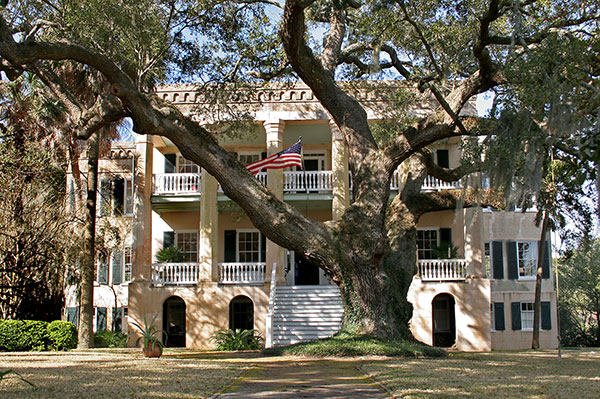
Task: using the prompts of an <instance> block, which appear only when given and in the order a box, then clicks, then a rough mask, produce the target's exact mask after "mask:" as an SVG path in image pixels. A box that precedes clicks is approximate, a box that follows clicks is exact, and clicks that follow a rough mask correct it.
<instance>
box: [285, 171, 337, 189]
mask: <svg viewBox="0 0 600 399" xmlns="http://www.w3.org/2000/svg"><path fill="white" fill-rule="evenodd" d="M332 189H333V171H331V170H308V171H297V172H293V171H290V172H283V191H284V192H290V191H306V190H308V191H331V190H332Z"/></svg>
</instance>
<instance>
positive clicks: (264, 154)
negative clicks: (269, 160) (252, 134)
mask: <svg viewBox="0 0 600 399" xmlns="http://www.w3.org/2000/svg"><path fill="white" fill-rule="evenodd" d="M266 157H267V153H266V152H261V153H260V159H261V161H262V160H263V159H265V158H266Z"/></svg>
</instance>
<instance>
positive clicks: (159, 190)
mask: <svg viewBox="0 0 600 399" xmlns="http://www.w3.org/2000/svg"><path fill="white" fill-rule="evenodd" d="M153 177H154V190H153V193H154V194H155V195H165V194H198V193H200V174H198V173H161V174H155V175H154V176H153Z"/></svg>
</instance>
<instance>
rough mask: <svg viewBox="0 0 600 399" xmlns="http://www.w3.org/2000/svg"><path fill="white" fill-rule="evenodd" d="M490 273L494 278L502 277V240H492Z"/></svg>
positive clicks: (499, 278)
mask: <svg viewBox="0 0 600 399" xmlns="http://www.w3.org/2000/svg"><path fill="white" fill-rule="evenodd" d="M492 263H493V264H492V273H493V277H494V278H495V279H496V280H501V279H503V278H504V259H503V254H502V241H492Z"/></svg>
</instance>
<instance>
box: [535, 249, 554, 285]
mask: <svg viewBox="0 0 600 399" xmlns="http://www.w3.org/2000/svg"><path fill="white" fill-rule="evenodd" d="M538 244H539V243H538ZM551 257H552V252H551V251H550V242H549V241H546V242H545V243H544V260H543V262H542V278H550V259H551Z"/></svg>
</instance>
